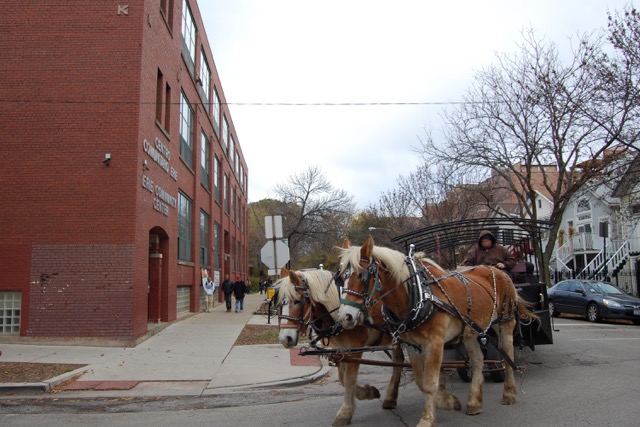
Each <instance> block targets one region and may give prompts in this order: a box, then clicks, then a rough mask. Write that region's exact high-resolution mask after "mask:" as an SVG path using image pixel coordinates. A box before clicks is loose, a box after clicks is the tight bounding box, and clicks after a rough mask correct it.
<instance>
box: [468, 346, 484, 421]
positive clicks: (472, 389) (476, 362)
mask: <svg viewBox="0 0 640 427" xmlns="http://www.w3.org/2000/svg"><path fill="white" fill-rule="evenodd" d="M464 345H465V347H466V348H467V353H468V354H469V362H470V363H471V384H470V385H469V398H468V401H467V415H476V414H480V413H482V385H483V384H484V374H483V368H484V355H483V354H482V348H480V344H479V343H478V341H477V340H476V338H475V336H474V337H472V338H470V339H469V340H468V341H465V343H464Z"/></svg>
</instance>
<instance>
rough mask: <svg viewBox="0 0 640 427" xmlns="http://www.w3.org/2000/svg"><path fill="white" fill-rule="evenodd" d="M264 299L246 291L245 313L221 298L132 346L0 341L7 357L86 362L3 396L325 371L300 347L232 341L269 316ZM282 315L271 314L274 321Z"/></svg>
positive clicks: (224, 387) (288, 379)
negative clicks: (262, 309)
mask: <svg viewBox="0 0 640 427" xmlns="http://www.w3.org/2000/svg"><path fill="white" fill-rule="evenodd" d="M264 299H265V296H264V295H260V294H249V295H247V296H246V297H245V310H244V312H243V313H235V312H234V311H233V310H232V311H231V312H227V311H226V308H225V305H224V302H223V303H218V302H216V305H215V307H214V309H213V310H212V312H211V313H198V314H196V315H194V316H192V317H189V318H187V319H184V320H181V321H177V322H174V323H173V324H171V325H169V326H167V327H166V328H164V329H162V330H161V331H160V332H158V333H157V334H155V335H153V336H152V337H151V338H149V339H147V340H146V341H143V342H142V343H140V344H138V345H137V346H136V347H133V348H121V347H89V346H51V345H36V344H4V343H0V350H1V351H2V356H0V361H2V362H35V363H73V364H86V365H87V366H86V367H84V368H81V369H79V370H76V371H74V372H71V373H68V374H65V375H61V376H59V377H56V378H53V379H50V380H48V381H46V382H44V383H36V384H6V383H5V384H2V383H0V395H5V396H6V395H7V394H17V393H19V394H21V395H24V394H29V393H39V394H42V393H44V392H47V391H49V390H51V389H53V388H54V387H58V386H60V387H58V391H59V392H58V393H57V394H56V395H57V396H58V397H63V396H65V395H68V396H69V397H71V396H73V397H80V396H85V397H95V396H119V397H121V396H163V395H172V396H175V395H206V394H219V393H220V392H224V393H228V392H232V391H238V390H246V389H248V388H266V387H274V386H293V385H299V384H306V383H309V382H312V381H315V380H317V379H319V378H322V377H323V376H325V375H326V374H327V372H328V370H329V369H330V367H329V366H328V365H327V363H326V360H321V359H320V358H318V357H317V356H299V355H298V352H299V349H297V348H295V349H291V350H289V349H285V348H284V347H283V346H282V345H280V344H267V345H250V346H246V345H243V346H234V343H235V341H236V339H237V338H238V336H239V335H240V332H241V331H242V329H243V328H244V326H245V325H246V324H247V323H250V324H263V325H266V324H267V317H266V316H264V315H262V314H254V312H255V311H256V309H257V308H258V307H259V306H260V304H261V303H262V302H263V301H264ZM277 322H278V320H277V318H275V319H274V318H272V319H271V324H272V325H274V327H277ZM73 377H77V378H76V379H75V380H74V381H71V382H68V381H69V379H71V378H73ZM66 382H68V383H66ZM61 385H62V386H61Z"/></svg>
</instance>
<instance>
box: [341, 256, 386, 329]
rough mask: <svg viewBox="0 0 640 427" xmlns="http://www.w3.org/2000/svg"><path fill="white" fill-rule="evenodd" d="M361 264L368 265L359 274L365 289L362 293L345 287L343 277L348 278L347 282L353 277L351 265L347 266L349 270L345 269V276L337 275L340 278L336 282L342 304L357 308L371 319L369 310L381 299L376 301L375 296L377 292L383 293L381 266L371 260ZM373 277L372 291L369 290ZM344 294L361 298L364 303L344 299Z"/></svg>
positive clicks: (363, 260) (362, 260)
mask: <svg viewBox="0 0 640 427" xmlns="http://www.w3.org/2000/svg"><path fill="white" fill-rule="evenodd" d="M360 262H366V263H367V264H368V267H367V268H363V269H362V270H361V271H360V273H358V280H359V281H360V283H361V284H362V287H363V289H364V290H363V291H362V292H358V291H356V290H353V289H349V288H345V287H344V283H345V277H343V275H345V276H346V280H347V281H348V280H349V277H351V274H352V273H351V265H350V264H347V268H345V269H344V273H343V274H339V273H337V276H338V278H336V280H335V282H336V286H338V292H339V293H340V303H341V304H344V305H348V306H351V307H355V308H357V309H358V310H360V311H362V312H363V313H365V314H366V315H367V317H369V308H370V307H371V305H375V304H377V303H378V301H379V300H380V298H376V299H374V297H373V296H374V295H375V293H376V292H381V291H382V286H381V284H380V277H379V276H378V267H379V266H380V264H379V263H378V261H377V260H375V259H371V260H366V259H361V260H360ZM372 276H373V279H374V280H373V286H371V290H369V286H370V284H371V277H372ZM343 293H344V294H348V295H353V296H355V297H357V298H360V299H361V300H362V302H356V301H351V300H348V299H344V298H342V294H343Z"/></svg>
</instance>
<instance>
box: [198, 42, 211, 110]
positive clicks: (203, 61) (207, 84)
mask: <svg viewBox="0 0 640 427" xmlns="http://www.w3.org/2000/svg"><path fill="white" fill-rule="evenodd" d="M200 85H201V86H200V96H202V103H203V104H204V108H205V110H207V112H209V90H210V89H211V69H210V68H209V63H208V62H207V57H206V56H204V51H201V52H200Z"/></svg>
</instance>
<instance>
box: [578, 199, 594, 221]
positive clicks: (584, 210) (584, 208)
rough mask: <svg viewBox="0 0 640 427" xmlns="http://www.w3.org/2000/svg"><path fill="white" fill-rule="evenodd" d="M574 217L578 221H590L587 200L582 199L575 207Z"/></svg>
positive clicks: (589, 209)
mask: <svg viewBox="0 0 640 427" xmlns="http://www.w3.org/2000/svg"><path fill="white" fill-rule="evenodd" d="M576 217H577V220H578V221H588V220H590V219H591V205H590V204H589V200H587V199H582V200H580V201H579V202H578V205H577V206H576Z"/></svg>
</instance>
